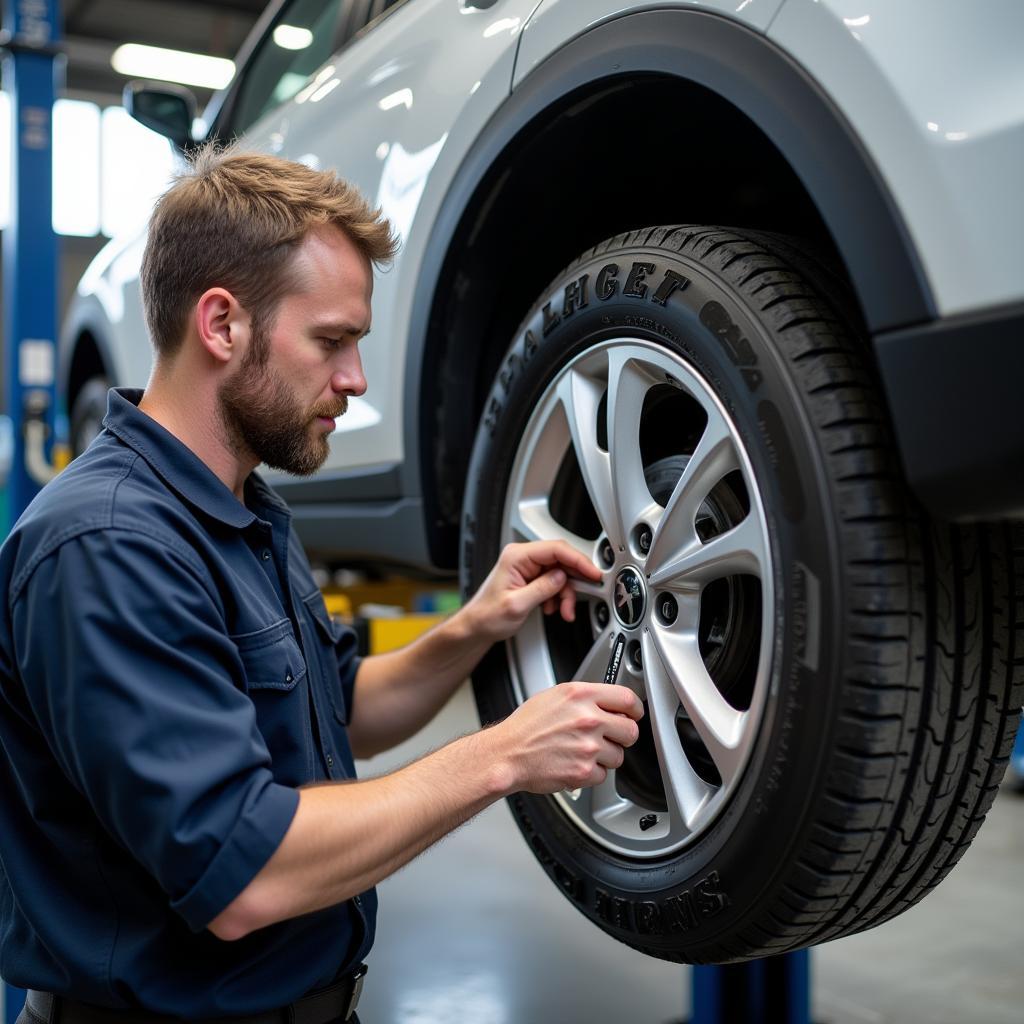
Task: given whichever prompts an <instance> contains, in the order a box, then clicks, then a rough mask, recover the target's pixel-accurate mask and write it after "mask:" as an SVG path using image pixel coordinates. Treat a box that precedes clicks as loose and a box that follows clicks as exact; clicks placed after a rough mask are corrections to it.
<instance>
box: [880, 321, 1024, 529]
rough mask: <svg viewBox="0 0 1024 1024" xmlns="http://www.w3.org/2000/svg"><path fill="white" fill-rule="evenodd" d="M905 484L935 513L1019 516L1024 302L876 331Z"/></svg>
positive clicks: (1023, 498) (1023, 477)
mask: <svg viewBox="0 0 1024 1024" xmlns="http://www.w3.org/2000/svg"><path fill="white" fill-rule="evenodd" d="M875 352H876V355H877V359H878V365H879V369H880V371H881V375H882V382H883V385H884V387H885V392H886V396H887V398H888V401H889V410H890V413H891V415H892V420H893V424H894V426H895V429H896V439H897V442H898V445H899V451H900V457H901V458H902V461H903V467H904V471H905V473H906V477H907V481H908V483H909V484H910V486H911V488H912V490H913V491H914V493H915V494H916V495H917V496H918V497H919V498H920V500H921V501H922V503H923V504H924V506H925V507H926V508H927V509H928V510H929V512H931V513H932V514H933V515H936V516H939V517H942V518H945V519H951V520H957V521H961V522H967V521H972V520H984V519H1021V518H1024V305H1022V306H1014V307H1004V308H1002V309H998V310H990V311H986V312H983V313H978V314H972V315H969V316H962V317H950V318H948V319H945V320H937V321H935V322H933V323H930V324H926V325H924V326H918V327H910V328H905V329H903V330H898V331H890V332H886V333H883V334H879V335H877V336H876V337H875Z"/></svg>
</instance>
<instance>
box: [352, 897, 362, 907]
mask: <svg viewBox="0 0 1024 1024" xmlns="http://www.w3.org/2000/svg"><path fill="white" fill-rule="evenodd" d="M352 902H353V903H354V904H355V905H356V906H357V907H361V906H362V905H363V901H362V900H361V899H360V898H359V897H358V896H353V897H352Z"/></svg>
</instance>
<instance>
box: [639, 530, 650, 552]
mask: <svg viewBox="0 0 1024 1024" xmlns="http://www.w3.org/2000/svg"><path fill="white" fill-rule="evenodd" d="M636 542H637V545H638V546H639V548H640V550H641V551H642V552H643V553H644V554H645V555H646V554H647V552H648V551H650V550H651V528H650V527H649V526H641V527H640V532H639V534H638V535H637V539H636Z"/></svg>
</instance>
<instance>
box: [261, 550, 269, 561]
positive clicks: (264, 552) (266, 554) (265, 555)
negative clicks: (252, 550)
mask: <svg viewBox="0 0 1024 1024" xmlns="http://www.w3.org/2000/svg"><path fill="white" fill-rule="evenodd" d="M260 558H262V559H263V561H264V562H269V561H270V550H269V549H268V548H264V549H263V550H262V551H261V552H260Z"/></svg>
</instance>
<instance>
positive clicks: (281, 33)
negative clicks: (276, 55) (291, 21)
mask: <svg viewBox="0 0 1024 1024" xmlns="http://www.w3.org/2000/svg"><path fill="white" fill-rule="evenodd" d="M274 42H275V43H277V45H278V46H280V47H281V49H282V50H304V49H306V47H307V46H309V45H310V43H312V42H313V33H312V32H310V31H309V29H308V28H299V27H298V26H297V25H278V26H277V28H275V29H274Z"/></svg>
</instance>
